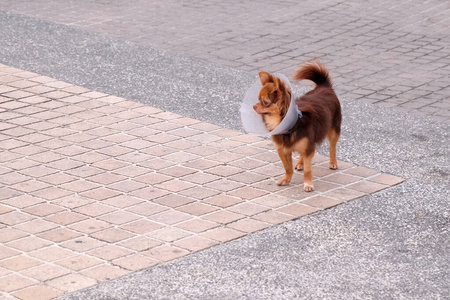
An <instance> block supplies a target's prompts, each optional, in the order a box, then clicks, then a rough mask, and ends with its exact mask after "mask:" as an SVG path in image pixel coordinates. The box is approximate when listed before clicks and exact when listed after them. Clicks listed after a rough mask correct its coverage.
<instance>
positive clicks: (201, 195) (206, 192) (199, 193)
mask: <svg viewBox="0 0 450 300" xmlns="http://www.w3.org/2000/svg"><path fill="white" fill-rule="evenodd" d="M219 193H220V191H217V190H213V189H209V188H206V187H201V186H196V187H193V188H190V189H187V190H183V191H181V192H180V194H182V195H184V196H186V197H191V198H195V199H197V200H203V199H206V198H209V197H212V196H214V195H217V194H219Z"/></svg>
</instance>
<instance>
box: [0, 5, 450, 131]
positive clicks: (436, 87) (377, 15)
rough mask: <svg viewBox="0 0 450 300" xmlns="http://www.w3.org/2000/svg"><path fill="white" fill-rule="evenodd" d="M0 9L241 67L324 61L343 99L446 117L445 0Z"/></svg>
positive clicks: (285, 67) (448, 21) (449, 109)
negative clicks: (316, 58)
mask: <svg viewBox="0 0 450 300" xmlns="http://www.w3.org/2000/svg"><path fill="white" fill-rule="evenodd" d="M0 3H1V7H2V9H3V10H10V11H12V12H16V13H20V14H25V15H30V16H33V17H37V18H40V19H44V20H49V21H52V22H57V23H61V24H66V25H69V26H73V27H77V28H81V29H83V30H88V31H93V32H98V33H101V34H107V35H110V36H114V37H117V38H120V39H125V40H129V41H133V42H136V43H140V44H143V45H148V46H151V47H154V48H156V49H165V50H170V51H173V52H176V53H180V54H182V55H186V56H190V57H196V58H201V59H205V60H208V61H210V62H213V63H218V64H221V65H225V66H230V67H234V68H238V69H241V70H247V71H256V70H261V69H265V70H268V71H280V72H283V73H285V74H287V75H290V74H292V70H293V68H294V67H295V66H296V65H297V64H298V63H299V62H301V61H304V60H306V59H311V58H314V57H319V58H321V59H322V60H323V61H324V62H325V63H326V65H327V66H328V67H329V68H330V69H331V70H332V74H333V79H334V81H335V85H336V88H337V91H338V94H340V95H341V96H346V97H349V98H354V99H357V100H358V101H365V102H369V103H376V104H377V105H380V106H384V107H395V108H398V109H400V110H403V111H407V112H413V113H416V114H419V115H426V116H430V117H431V118H433V119H434V120H438V121H443V122H450V100H449V99H450V78H449V74H450V47H449V46H448V45H449V44H450V37H449V35H448V32H450V18H449V17H448V16H449V12H450V4H449V2H448V1H445V0H430V1H425V2H424V1H419V0H401V1H395V2H392V1H378V0H369V1H338V0H329V1H312V0H309V1H301V2H297V1H282V2H274V1H226V2H224V1H220V0H208V1H189V2H186V1H174V0H172V1H151V2H146V3H144V2H141V1H139V2H130V1H123V0H122V1H86V0H82V1H69V0H67V1H47V0H33V1H31V0H27V1H13V0H1V1H0Z"/></svg>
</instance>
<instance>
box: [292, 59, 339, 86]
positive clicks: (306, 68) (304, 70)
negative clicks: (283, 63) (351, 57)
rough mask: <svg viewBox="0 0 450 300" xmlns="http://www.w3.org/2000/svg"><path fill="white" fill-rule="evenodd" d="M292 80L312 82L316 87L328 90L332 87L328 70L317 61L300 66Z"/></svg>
mask: <svg viewBox="0 0 450 300" xmlns="http://www.w3.org/2000/svg"><path fill="white" fill-rule="evenodd" d="M293 78H294V79H295V80H303V79H308V80H311V81H313V82H314V83H315V84H317V85H318V86H324V87H329V88H331V87H332V83H331V80H330V76H329V75H328V70H327V69H326V68H325V67H324V65H322V63H321V62H320V61H319V60H318V59H316V60H313V61H310V62H307V63H304V64H303V65H301V66H300V68H299V69H298V70H297V71H296V72H295V73H294V76H293Z"/></svg>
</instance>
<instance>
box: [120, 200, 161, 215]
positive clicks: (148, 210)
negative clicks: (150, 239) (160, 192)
mask: <svg viewBox="0 0 450 300" xmlns="http://www.w3.org/2000/svg"><path fill="white" fill-rule="evenodd" d="M168 209H169V208H167V207H165V206H162V205H158V204H155V203H150V202H143V203H140V204H136V205H134V206H132V207H130V208H127V209H126V211H129V212H132V213H135V214H138V215H141V216H146V217H148V216H151V215H154V214H157V213H159V212H162V211H165V210H168Z"/></svg>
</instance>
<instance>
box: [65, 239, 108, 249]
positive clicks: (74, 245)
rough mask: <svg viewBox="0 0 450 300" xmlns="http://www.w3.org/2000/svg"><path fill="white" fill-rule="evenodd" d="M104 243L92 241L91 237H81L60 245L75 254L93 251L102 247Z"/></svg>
mask: <svg viewBox="0 0 450 300" xmlns="http://www.w3.org/2000/svg"><path fill="white" fill-rule="evenodd" d="M105 244H106V243H105V242H103V241H99V240H97V239H93V238H91V237H87V236H82V237H78V238H75V239H72V240H69V241H66V242H63V243H61V244H60V245H61V247H63V248H67V249H69V250H73V251H76V252H85V251H88V250H91V249H95V248H98V247H101V246H104V245H105Z"/></svg>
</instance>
